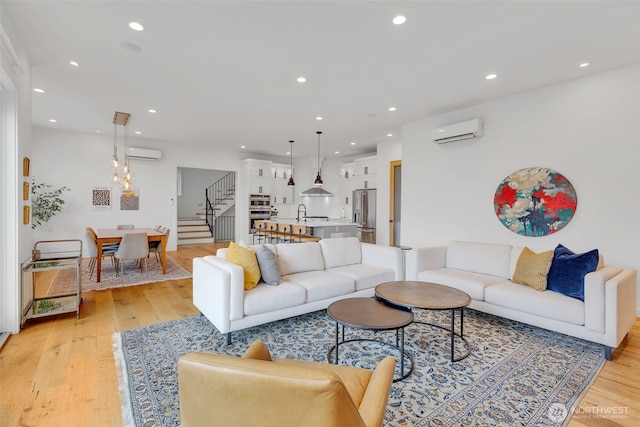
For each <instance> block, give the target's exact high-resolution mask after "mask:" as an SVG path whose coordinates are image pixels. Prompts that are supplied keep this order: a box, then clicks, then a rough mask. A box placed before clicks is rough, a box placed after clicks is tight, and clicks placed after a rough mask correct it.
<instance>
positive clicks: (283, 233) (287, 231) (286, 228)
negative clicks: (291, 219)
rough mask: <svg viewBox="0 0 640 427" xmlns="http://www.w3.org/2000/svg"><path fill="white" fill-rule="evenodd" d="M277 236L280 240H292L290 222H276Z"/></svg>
mask: <svg viewBox="0 0 640 427" xmlns="http://www.w3.org/2000/svg"><path fill="white" fill-rule="evenodd" d="M278 237H279V238H280V240H281V241H282V242H293V233H292V231H291V224H282V223H279V224H278Z"/></svg>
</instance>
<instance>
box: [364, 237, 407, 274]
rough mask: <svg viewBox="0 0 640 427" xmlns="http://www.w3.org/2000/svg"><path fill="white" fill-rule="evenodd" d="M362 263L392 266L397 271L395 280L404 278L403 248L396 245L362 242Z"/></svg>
mask: <svg viewBox="0 0 640 427" xmlns="http://www.w3.org/2000/svg"><path fill="white" fill-rule="evenodd" d="M360 248H361V251H362V264H364V265H375V266H376V267H386V268H390V269H392V270H393V271H394V272H395V280H402V279H403V278H404V267H403V262H402V250H401V249H400V248H397V247H395V246H384V245H374V244H373V243H360Z"/></svg>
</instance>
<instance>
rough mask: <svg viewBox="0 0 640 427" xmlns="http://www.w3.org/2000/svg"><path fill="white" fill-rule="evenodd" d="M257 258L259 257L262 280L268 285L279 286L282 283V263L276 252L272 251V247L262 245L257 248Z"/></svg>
mask: <svg viewBox="0 0 640 427" xmlns="http://www.w3.org/2000/svg"><path fill="white" fill-rule="evenodd" d="M256 258H258V265H259V266H260V274H261V275H262V280H263V281H264V283H266V284H267V285H272V286H277V285H279V284H280V263H279V262H278V258H277V257H276V254H274V253H273V252H271V249H269V248H267V247H266V246H265V245H260V246H258V248H256Z"/></svg>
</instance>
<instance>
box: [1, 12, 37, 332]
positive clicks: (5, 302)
mask: <svg viewBox="0 0 640 427" xmlns="http://www.w3.org/2000/svg"><path fill="white" fill-rule="evenodd" d="M3 9H4V4H3V2H0V33H1V34H0V72H1V73H2V76H1V78H0V84H1V85H2V86H3V87H4V90H5V92H4V93H3V95H2V102H3V103H5V105H4V106H3V108H0V110H2V111H3V112H2V114H3V118H0V120H4V118H6V119H7V120H9V122H4V123H3V126H0V127H3V128H4V131H6V132H5V134H4V135H3V138H0V142H2V148H1V149H0V150H2V155H0V167H1V171H2V174H3V177H2V180H1V181H2V187H1V191H2V193H3V194H2V197H3V198H4V199H3V203H2V204H0V221H2V224H1V225H0V226H1V227H2V232H0V245H2V248H3V250H2V252H0V258H1V261H0V278H1V279H0V280H1V282H0V332H5V331H6V332H12V333H17V332H18V331H19V329H20V306H21V305H22V304H21V303H20V285H19V283H20V278H19V276H20V275H19V263H20V262H21V261H23V260H25V259H26V258H28V257H29V256H30V254H31V246H32V242H31V229H30V228H29V225H23V224H22V209H23V206H24V205H25V204H27V205H28V204H30V201H23V200H22V191H19V189H21V188H22V182H23V180H24V178H23V176H22V159H23V157H25V156H26V157H30V156H31V94H32V92H31V67H30V64H29V61H28V59H27V57H26V55H25V53H24V51H23V50H22V48H21V46H20V43H19V41H18V39H17V37H15V32H14V29H13V27H12V25H11V23H10V22H8V18H7V16H6V14H5V13H4V11H3ZM7 112H8V113H7ZM29 298H30V294H27V295H26V296H25V300H28V299H29Z"/></svg>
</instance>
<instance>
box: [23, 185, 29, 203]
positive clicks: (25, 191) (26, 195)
mask: <svg viewBox="0 0 640 427" xmlns="http://www.w3.org/2000/svg"><path fill="white" fill-rule="evenodd" d="M22 200H29V181H25V182H23V183H22Z"/></svg>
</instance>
